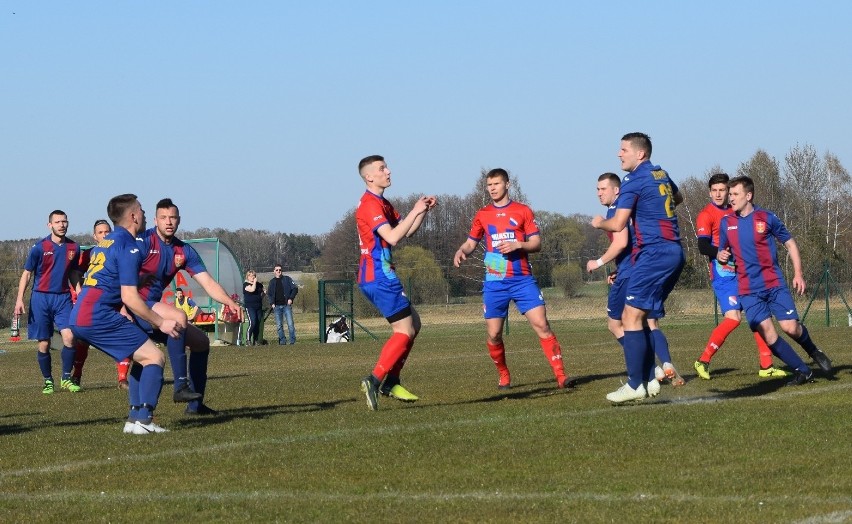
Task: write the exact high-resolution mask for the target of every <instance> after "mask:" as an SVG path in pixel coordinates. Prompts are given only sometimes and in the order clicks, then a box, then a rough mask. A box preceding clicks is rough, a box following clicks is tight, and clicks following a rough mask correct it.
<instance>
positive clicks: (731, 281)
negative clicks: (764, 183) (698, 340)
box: [694, 173, 789, 380]
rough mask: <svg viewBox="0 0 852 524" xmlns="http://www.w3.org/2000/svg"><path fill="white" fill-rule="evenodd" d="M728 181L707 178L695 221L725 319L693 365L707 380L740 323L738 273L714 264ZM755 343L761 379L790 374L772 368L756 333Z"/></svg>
mask: <svg viewBox="0 0 852 524" xmlns="http://www.w3.org/2000/svg"><path fill="white" fill-rule="evenodd" d="M728 180H729V177H728V175H727V174H725V173H716V174H714V175H712V176H711V177H710V180H709V181H708V182H707V187H708V188H709V189H710V202H709V203H708V204H707V205H706V206H704V209H702V210H701V211H700V212H699V213H698V217H696V219H695V226H696V229H697V230H698V231H697V234H698V251H699V252H700V253H701V254H702V255H706V256H707V259H708V262H709V271H710V282H711V285H712V286H713V293H715V294H716V300H717V301H718V302H719V308H720V309H721V310H722V315H724V319H723V320H722V323H721V324H719V325H718V326H716V328H715V329H714V330H713V332H712V333H710V340H708V341H707V346H706V347H705V348H704V352H703V353H701V356H700V357H698V360H696V361H695V364H694V366H695V371H696V372H697V373H698V376H699V377H701V378H703V379H705V380H710V359H712V358H713V355H715V354H716V352H717V351H719V349H721V348H722V344H724V343H725V339H727V338H728V335H730V334H731V332H732V331H734V330H735V329H737V327H738V326H739V325H740V321H741V320H742V314H741V313H740V311H742V306H741V305H740V302H739V300H738V299H737V273H736V268H735V267H734V260H733V259H729V260H728V263H727V264H721V263H720V262H719V261H717V260H716V254H717V253H718V252H719V223H720V222H721V221H722V217H723V216H725V215H728V214H730V213H731V205H730V204H729V203H728ZM754 341H755V342H756V343H757V354H758V358H759V360H760V371H758V376H760V377H786V376H787V375H788V374H789V373H787V372H786V371H784V370H783V369H779V368H776V367H775V366H773V365H772V351H770V350H769V346H767V345H766V341H764V340H763V338H762V337H761V336H760V333H758V332H757V331H755V332H754Z"/></svg>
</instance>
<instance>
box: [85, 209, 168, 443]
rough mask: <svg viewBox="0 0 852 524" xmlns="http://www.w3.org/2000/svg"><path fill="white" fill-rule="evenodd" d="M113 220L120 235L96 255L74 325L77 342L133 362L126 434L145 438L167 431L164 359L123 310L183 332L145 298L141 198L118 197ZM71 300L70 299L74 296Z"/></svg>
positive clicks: (102, 245)
mask: <svg viewBox="0 0 852 524" xmlns="http://www.w3.org/2000/svg"><path fill="white" fill-rule="evenodd" d="M107 215H108V216H109V218H110V220H112V222H113V224H115V226H116V227H115V230H114V231H113V232H112V233H110V234H109V235H107V236H106V238H104V239H103V240H102V241H100V242H98V245H97V246H95V247H94V248H93V249H92V253H91V262H90V263H89V268H88V270H87V271H86V274H85V275H84V276H83V288H82V290H81V291H80V294H79V296H78V297H77V303H76V304H74V308H73V309H72V310H71V316H70V319H69V322H70V325H71V330H72V331H73V333H74V336H75V337H77V338H79V339H81V340H85V341H86V342H88V343H90V344H91V345H93V346H94V347H96V348H98V349H99V350H101V351H103V352H104V353H106V354H107V355H109V356H111V357H112V358H113V359H115V361H116V362H119V361H121V360H123V359H125V358H127V357H131V358H132V359H133V361H134V365H133V367H132V369H131V371H130V381H129V382H130V384H129V390H128V399H129V401H130V413H129V415H128V418H127V421H126V422H125V423H124V433H130V434H135V435H145V434H149V433H162V432H164V431H167V430H166V429H164V428H162V427H160V426H159V425H157V424H155V423H154V419H153V417H154V410H155V409H156V407H157V403H158V402H159V398H160V392H161V391H162V388H163V364H164V359H163V354H162V352H161V351H160V350H159V349H158V348H157V346H156V345H155V344H154V342H153V341H151V339H149V338H148V335H147V334H146V333H145V332H144V331H143V330H142V329H141V328H140V327H139V326H138V325H136V324H135V323H133V322H130V321H128V320H127V318H126V317H125V316H124V315H123V314H122V313H121V309H122V307H123V306H126V308H127V310H128V311H129V312H131V313H132V314H133V315H135V316H136V317H137V318H141V319H144V320H145V321H146V322H148V323H150V324H151V325H152V326H156V327H157V329H159V330H160V331H161V332H163V333H165V334H166V335H168V336H169V337H172V338H176V339H179V340H183V336H182V331H181V329H180V326H179V325H178V324H177V322H175V321H174V320H170V319H166V318H162V317H161V316H159V315H157V313H156V312H154V311H152V310H151V309H150V308H149V307H148V306H147V305H146V304H145V301H144V300H143V299H142V297H141V296H140V295H139V289H138V285H139V268H140V267H141V266H142V253H141V251H140V249H139V245H138V244H137V241H136V234H137V233H138V232H139V231H141V230H142V229H144V228H145V211H144V210H143V209H142V205H141V204H140V203H139V200H137V198H136V195H132V194H124V195H118V196H116V197H113V198H112V199H111V200H110V201H109V204H108V205H107ZM69 300H70V296H69Z"/></svg>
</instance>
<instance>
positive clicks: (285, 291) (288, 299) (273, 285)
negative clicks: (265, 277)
mask: <svg viewBox="0 0 852 524" xmlns="http://www.w3.org/2000/svg"><path fill="white" fill-rule="evenodd" d="M273 271H274V273H275V276H274V277H272V280H270V281H269V287H268V288H267V290H266V292H267V294H268V295H269V303H270V304H272V311H273V312H274V313H275V324H276V325H277V326H278V343H279V344H280V345H282V346H285V345H287V338H286V337H285V336H284V319H285V318H286V319H287V329H288V331H289V332H290V333H289V334H290V344H295V343H296V327H295V326H294V325H293V300H295V299H296V295H297V294H298V293H299V288H298V286H296V283H295V282H293V279H292V278H290V277H289V276H287V275H285V274H284V273H283V269H282V267H281V264H277V265H276V266H275V269H274V270H273Z"/></svg>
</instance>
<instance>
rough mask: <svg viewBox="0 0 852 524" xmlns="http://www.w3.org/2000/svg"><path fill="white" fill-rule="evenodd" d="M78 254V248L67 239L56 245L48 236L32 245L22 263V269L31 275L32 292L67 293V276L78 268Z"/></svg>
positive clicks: (69, 287) (68, 289) (68, 287)
mask: <svg viewBox="0 0 852 524" xmlns="http://www.w3.org/2000/svg"><path fill="white" fill-rule="evenodd" d="M79 252H80V247H79V246H78V245H77V243H76V242H74V241H73V240H71V239H69V238H66V239H65V242H63V243H62V244H57V243H56V242H54V241H53V240H52V239H51V237H50V235H48V236H46V237H44V238H43V239H41V240H39V241H38V242H36V243H35V244H33V246H32V247H31V248H30V253H29V255H28V256H27V259H26V261H25V262H24V269H26V270H27V271H29V272H31V273H32V274H33V278H34V280H33V291H39V292H41V293H68V292H69V291H70V289H71V286H70V285H69V283H68V275H69V273H70V272H71V271H72V270H75V269H77V267H78V265H77V264H78V262H77V257H78V256H79Z"/></svg>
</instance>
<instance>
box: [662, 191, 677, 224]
mask: <svg viewBox="0 0 852 524" xmlns="http://www.w3.org/2000/svg"><path fill="white" fill-rule="evenodd" d="M660 196H664V197H666V216H667V217H669V218H672V217H673V216H675V208H674V206H673V205H672V185H671V184H669V183H668V182H666V183H665V184H660Z"/></svg>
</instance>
